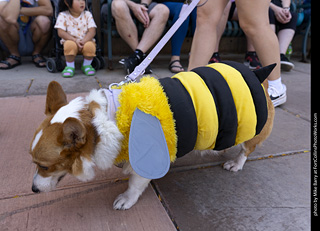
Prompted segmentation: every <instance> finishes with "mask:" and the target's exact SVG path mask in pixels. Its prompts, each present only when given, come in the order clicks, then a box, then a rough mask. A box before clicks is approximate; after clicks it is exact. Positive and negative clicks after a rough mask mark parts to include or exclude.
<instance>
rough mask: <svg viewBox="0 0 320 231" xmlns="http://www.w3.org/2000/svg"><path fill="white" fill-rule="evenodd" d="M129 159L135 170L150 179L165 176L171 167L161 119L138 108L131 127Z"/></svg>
mask: <svg viewBox="0 0 320 231" xmlns="http://www.w3.org/2000/svg"><path fill="white" fill-rule="evenodd" d="M129 160H130V164H131V166H132V168H133V170H134V171H135V172H136V173H137V174H138V175H140V176H142V177H144V178H148V179H158V178H161V177H163V176H164V175H166V174H167V172H168V171H169V167H170V156H169V151H168V146H167V142H166V139H165V136H164V133H163V130H162V127H161V124H160V121H159V120H158V119H157V117H155V116H152V115H150V114H146V113H144V112H142V111H141V110H139V109H138V108H137V109H136V110H135V111H134V114H133V117H132V122H131V127H130V135H129Z"/></svg>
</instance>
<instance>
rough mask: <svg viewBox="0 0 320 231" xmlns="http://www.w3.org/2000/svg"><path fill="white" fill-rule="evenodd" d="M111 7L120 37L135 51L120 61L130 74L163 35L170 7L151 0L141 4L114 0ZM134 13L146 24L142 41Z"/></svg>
mask: <svg viewBox="0 0 320 231" xmlns="http://www.w3.org/2000/svg"><path fill="white" fill-rule="evenodd" d="M111 9H112V16H113V17H114V19H115V22H116V27H117V31H118V33H119V35H120V37H121V38H122V39H123V40H124V41H125V42H126V43H127V44H128V45H129V46H130V48H131V49H132V50H133V51H134V53H133V54H132V55H130V56H129V57H128V58H126V59H123V60H121V61H120V63H121V64H123V65H124V68H125V70H126V72H127V74H130V73H131V72H132V71H133V70H134V68H135V67H136V66H138V65H139V64H140V63H141V62H142V61H143V59H144V58H145V57H146V52H147V51H148V50H149V49H150V48H151V47H152V46H153V45H154V44H155V43H156V42H157V40H158V39H159V38H160V36H161V35H162V33H163V30H164V27H165V25H166V23H167V21H168V17H169V9H168V8H167V7H166V6H165V5H163V4H157V3H155V2H151V0H141V3H140V4H138V3H135V2H133V1H131V0H114V1H112V8H111ZM132 14H133V15H134V17H136V18H137V19H138V20H139V22H141V23H142V24H143V26H144V32H143V34H142V37H141V40H140V41H139V38H138V29H137V27H136V25H135V23H134V21H133V18H132ZM151 72H152V71H151V69H150V68H147V69H146V73H151Z"/></svg>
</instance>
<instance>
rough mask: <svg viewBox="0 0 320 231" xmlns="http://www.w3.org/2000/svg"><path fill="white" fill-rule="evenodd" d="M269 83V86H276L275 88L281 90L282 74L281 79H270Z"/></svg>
mask: <svg viewBox="0 0 320 231" xmlns="http://www.w3.org/2000/svg"><path fill="white" fill-rule="evenodd" d="M268 83H269V87H271V86H272V87H274V88H275V89H277V90H278V91H279V92H281V90H282V82H281V76H280V78H279V79H276V80H268Z"/></svg>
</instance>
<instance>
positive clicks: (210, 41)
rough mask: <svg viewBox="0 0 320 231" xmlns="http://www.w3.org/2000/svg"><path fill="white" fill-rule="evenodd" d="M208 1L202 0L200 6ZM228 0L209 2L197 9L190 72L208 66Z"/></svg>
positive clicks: (210, 0) (209, 0)
mask: <svg viewBox="0 0 320 231" xmlns="http://www.w3.org/2000/svg"><path fill="white" fill-rule="evenodd" d="M205 1H206V0H201V1H200V5H201V4H202V3H204V2H205ZM227 3H228V0H215V1H212V0H208V1H207V2H206V3H205V5H203V6H201V7H198V8H197V26H196V31H195V34H194V37H193V41H192V46H191V55H190V61H189V67H188V70H191V69H193V68H196V67H199V66H203V65H206V64H207V63H208V61H209V59H210V58H211V55H212V54H213V52H214V49H215V47H216V43H217V26H218V23H219V22H220V19H221V17H222V13H223V11H224V9H225V7H226V5H227Z"/></svg>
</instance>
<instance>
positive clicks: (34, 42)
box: [0, 0, 53, 70]
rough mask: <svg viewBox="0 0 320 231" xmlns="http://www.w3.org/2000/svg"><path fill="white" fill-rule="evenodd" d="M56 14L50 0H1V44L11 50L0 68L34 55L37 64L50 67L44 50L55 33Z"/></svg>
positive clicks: (4, 68)
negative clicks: (53, 28)
mask: <svg viewBox="0 0 320 231" xmlns="http://www.w3.org/2000/svg"><path fill="white" fill-rule="evenodd" d="M52 13H53V9H52V5H51V2H50V0H23V1H22V0H21V1H20V0H0V47H1V48H2V49H3V50H5V51H7V52H9V53H10V55H9V56H8V57H7V58H6V59H5V60H2V61H0V69H2V70H6V69H11V68H14V67H16V66H18V65H20V64H21V56H25V55H32V61H33V63H34V64H35V65H36V67H45V66H46V60H45V58H44V57H43V56H42V55H41V51H42V49H43V48H44V46H45V45H46V44H47V42H48V40H49V38H50V35H51V20H50V18H49V17H50V16H52Z"/></svg>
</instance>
